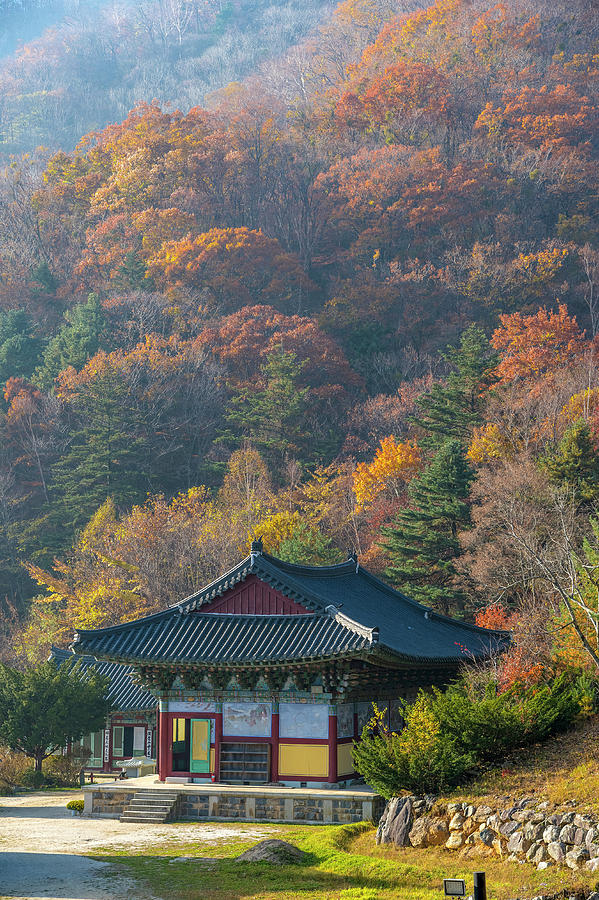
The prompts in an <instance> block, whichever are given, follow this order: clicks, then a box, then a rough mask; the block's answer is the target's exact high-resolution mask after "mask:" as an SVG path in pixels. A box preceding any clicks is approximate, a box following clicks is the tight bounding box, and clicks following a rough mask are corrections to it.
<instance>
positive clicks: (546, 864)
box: [537, 859, 555, 872]
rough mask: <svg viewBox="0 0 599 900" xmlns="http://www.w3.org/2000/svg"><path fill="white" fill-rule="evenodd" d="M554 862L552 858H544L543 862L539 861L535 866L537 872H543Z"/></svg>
mask: <svg viewBox="0 0 599 900" xmlns="http://www.w3.org/2000/svg"><path fill="white" fill-rule="evenodd" d="M553 865H555V863H554V862H553V860H552V859H544V860H543V862H540V863H539V865H538V866H537V869H538V871H539V872H543V871H544V870H545V869H548V868H549V866H553Z"/></svg>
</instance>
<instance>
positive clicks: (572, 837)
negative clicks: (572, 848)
mask: <svg viewBox="0 0 599 900" xmlns="http://www.w3.org/2000/svg"><path fill="white" fill-rule="evenodd" d="M559 840H560V841H562V843H564V844H575V843H576V825H564V826H563V827H562V829H561V831H560V833H559Z"/></svg>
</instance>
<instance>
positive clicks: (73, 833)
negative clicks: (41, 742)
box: [0, 791, 273, 900]
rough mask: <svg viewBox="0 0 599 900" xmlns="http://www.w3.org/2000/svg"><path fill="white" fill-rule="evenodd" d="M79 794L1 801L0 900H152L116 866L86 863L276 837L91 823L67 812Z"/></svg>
mask: <svg viewBox="0 0 599 900" xmlns="http://www.w3.org/2000/svg"><path fill="white" fill-rule="evenodd" d="M78 796H79V795H78V794H75V793H73V792H72V791H69V792H68V793H57V792H51V793H44V792H39V793H35V794H26V795H20V796H17V797H0V900H4V898H7V897H10V898H11V900H12V898H19V900H36V898H42V897H43V898H44V900H152V898H151V897H149V895H148V894H147V892H143V893H140V892H139V889H138V888H136V886H135V885H134V884H133V883H132V882H131V881H130V880H129V879H126V878H123V877H122V876H121V875H117V874H116V873H115V870H114V869H113V868H112V866H110V864H108V863H104V862H97V861H96V860H92V859H88V858H87V854H92V855H93V854H94V853H98V854H99V853H100V852H101V851H102V850H103V849H112V850H117V849H123V850H126V849H128V848H131V849H133V848H135V850H140V849H143V848H144V847H150V846H155V845H159V846H162V847H164V846H166V845H171V846H176V845H177V844H179V843H180V842H183V843H188V842H190V841H202V842H214V843H215V844H218V843H220V842H222V841H226V840H227V839H229V838H232V837H234V838H235V840H244V839H247V841H248V842H253V841H257V840H260V839H261V838H263V837H267V836H268V835H269V834H271V833H272V831H273V829H269V828H268V827H262V828H257V827H255V826H252V825H248V826H246V827H243V826H242V827H239V826H238V827H236V828H230V827H229V826H227V825H221V824H217V823H215V824H210V823H202V822H197V823H189V824H185V825H180V824H177V825H146V824H142V823H139V824H136V825H133V824H127V823H125V822H119V821H118V819H85V818H82V817H80V816H72V815H71V812H70V811H69V810H67V809H65V805H66V803H67V802H68V801H69V800H73V799H75V798H76V797H78ZM81 796H82V795H81Z"/></svg>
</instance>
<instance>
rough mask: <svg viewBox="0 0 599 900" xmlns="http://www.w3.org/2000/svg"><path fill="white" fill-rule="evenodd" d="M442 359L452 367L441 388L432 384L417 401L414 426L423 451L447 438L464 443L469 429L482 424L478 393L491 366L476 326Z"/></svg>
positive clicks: (487, 347)
mask: <svg viewBox="0 0 599 900" xmlns="http://www.w3.org/2000/svg"><path fill="white" fill-rule="evenodd" d="M441 356H442V357H443V359H444V360H445V361H446V362H447V363H448V364H449V365H450V366H452V367H453V370H454V371H452V372H451V373H450V375H449V376H448V378H447V380H446V382H445V383H444V384H435V385H433V387H432V388H431V390H430V391H428V392H427V393H426V394H422V395H421V396H420V397H419V398H418V399H417V401H416V403H417V404H418V406H419V407H420V410H421V412H420V414H418V415H416V416H414V419H413V423H414V424H415V425H418V426H419V427H420V428H422V429H423V430H424V431H425V432H426V435H425V437H424V438H423V439H421V441H420V443H421V444H422V446H424V447H427V446H428V447H433V448H436V447H439V446H440V445H441V444H442V443H443V442H444V441H445V440H447V438H455V439H456V440H459V441H461V442H464V441H467V440H468V438H469V437H470V434H471V432H472V428H473V427H474V426H475V425H477V424H479V423H480V422H482V413H483V400H482V399H481V392H482V390H483V388H484V386H485V385H486V384H487V383H488V378H489V372H490V370H491V368H492V366H493V363H494V357H493V355H492V353H491V346H490V344H489V341H488V340H487V338H486V336H485V333H484V331H483V330H482V329H481V328H479V327H478V325H470V327H469V328H467V329H466V331H465V332H464V333H463V334H462V337H461V339H460V345H459V347H448V348H447V351H446V352H445V353H442V354H441Z"/></svg>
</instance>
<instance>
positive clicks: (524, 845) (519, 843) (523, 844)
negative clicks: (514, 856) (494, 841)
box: [507, 831, 530, 853]
mask: <svg viewBox="0 0 599 900" xmlns="http://www.w3.org/2000/svg"><path fill="white" fill-rule="evenodd" d="M529 847H530V841H527V840H526V838H525V837H524V833H523V832H522V831H515V832H514V833H513V834H512V835H510V839H509V841H508V842H507V848H508V850H509V852H510V853H526V851H527V850H528V848H529Z"/></svg>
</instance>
